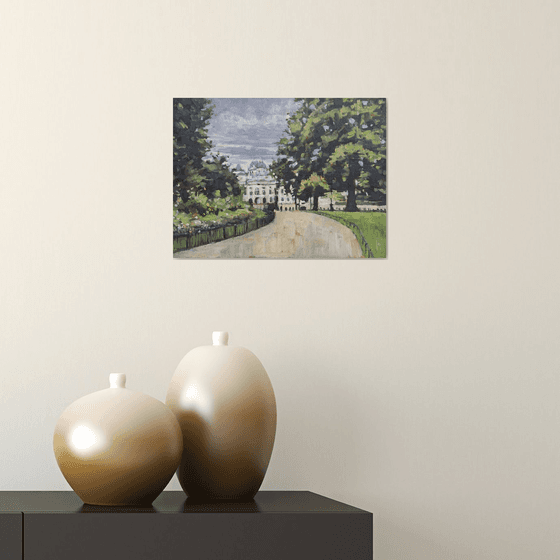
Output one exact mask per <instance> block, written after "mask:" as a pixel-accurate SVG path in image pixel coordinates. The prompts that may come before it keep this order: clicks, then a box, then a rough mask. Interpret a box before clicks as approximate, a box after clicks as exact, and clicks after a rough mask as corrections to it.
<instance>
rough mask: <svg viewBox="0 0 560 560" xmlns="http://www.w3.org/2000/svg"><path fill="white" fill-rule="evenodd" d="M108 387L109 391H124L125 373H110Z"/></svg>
mask: <svg viewBox="0 0 560 560" xmlns="http://www.w3.org/2000/svg"><path fill="white" fill-rule="evenodd" d="M109 385H110V388H111V389H125V385H126V374H125V373H111V374H110V375H109Z"/></svg>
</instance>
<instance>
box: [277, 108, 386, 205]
mask: <svg viewBox="0 0 560 560" xmlns="http://www.w3.org/2000/svg"><path fill="white" fill-rule="evenodd" d="M296 101H298V102H299V103H300V107H299V109H298V110H297V111H296V112H295V113H294V114H293V115H292V116H291V117H290V119H289V120H288V129H287V131H286V135H285V137H284V138H282V139H281V141H280V143H279V149H278V158H279V161H280V162H281V161H282V158H283V160H284V161H286V166H285V167H284V168H283V171H284V172H283V174H282V176H281V177H282V180H283V182H284V186H286V185H287V186H288V188H291V189H292V191H296V192H299V191H301V193H302V194H303V195H304V196H306V195H307V196H313V198H314V206H315V207H316V206H317V204H316V199H317V197H318V196H319V195H320V194H322V193H320V190H319V189H318V188H315V189H312V191H310V188H311V186H312V185H313V184H315V186H316V187H317V186H318V179H314V180H313V181H311V177H314V176H316V177H322V178H323V179H324V181H326V184H327V187H328V190H329V191H332V190H335V191H339V192H341V191H346V192H347V193H348V197H347V204H346V210H348V211H356V210H357V205H356V191H357V190H372V189H385V188H386V181H385V159H386V140H385V134H386V115H385V100H384V99H354V98H344V99H329V98H315V99H296ZM279 165H280V164H279ZM286 168H287V169H289V171H290V172H291V173H292V175H293V176H294V177H295V178H296V179H290V176H289V173H286V170H287V169H286ZM310 181H311V182H310ZM302 184H305V185H306V187H305V188H304V189H301V185H302ZM323 189H324V190H325V192H327V189H325V187H324V186H323ZM311 192H312V193H313V194H311Z"/></svg>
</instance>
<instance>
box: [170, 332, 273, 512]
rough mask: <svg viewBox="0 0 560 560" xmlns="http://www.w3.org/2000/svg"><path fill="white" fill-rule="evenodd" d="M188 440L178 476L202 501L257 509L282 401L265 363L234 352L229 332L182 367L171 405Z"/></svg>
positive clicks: (172, 387)
mask: <svg viewBox="0 0 560 560" xmlns="http://www.w3.org/2000/svg"><path fill="white" fill-rule="evenodd" d="M166 404H167V406H168V407H169V408H170V409H171V410H172V411H173V412H174V414H175V416H176V417H177V420H178V421H179V424H180V426H181V430H182V433H183V455H182V459H181V464H180V466H179V468H178V470H177V477H178V479H179V482H180V484H181V487H182V488H183V490H184V491H185V493H186V494H187V496H189V497H190V498H192V499H194V500H203V501H215V500H218V501H250V500H251V499H252V498H253V497H254V496H255V494H256V493H257V491H258V489H259V488H260V486H261V484H262V481H263V479H264V476H265V474H266V470H267V468H268V464H269V461H270V457H271V455H272V448H273V446H274V437H275V434H276V399H275V397H274V391H273V389H272V384H271V382H270V379H269V377H268V375H267V373H266V371H265V369H264V367H263V365H262V364H261V362H260V361H259V359H258V358H257V357H256V356H255V355H254V354H253V353H252V352H250V351H249V350H247V349H246V348H241V347H235V346H229V345H228V333H227V332H214V333H213V345H212V346H201V347H199V348H195V349H194V350H191V351H190V352H189V353H188V354H187V355H186V356H185V357H184V358H183V359H182V361H181V362H180V364H179V366H178V367H177V369H176V371H175V374H174V375H173V378H172V379H171V383H170V385H169V389H168V391H167V398H166Z"/></svg>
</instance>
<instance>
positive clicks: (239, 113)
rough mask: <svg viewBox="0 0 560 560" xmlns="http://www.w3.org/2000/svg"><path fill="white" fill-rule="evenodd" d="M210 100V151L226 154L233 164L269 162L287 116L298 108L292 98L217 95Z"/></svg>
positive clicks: (284, 127) (274, 152) (273, 154)
mask: <svg viewBox="0 0 560 560" xmlns="http://www.w3.org/2000/svg"><path fill="white" fill-rule="evenodd" d="M212 102H213V103H214V105H215V109H214V115H213V116H212V120H211V121H210V126H209V127H208V134H209V137H210V140H211V141H212V144H213V146H214V148H213V151H215V152H220V153H221V154H223V155H225V156H229V159H230V163H232V164H233V165H237V164H238V163H241V165H244V166H246V162H248V161H251V160H253V159H262V160H263V161H265V162H266V163H270V162H271V161H272V159H273V158H274V156H275V154H276V142H278V140H279V139H280V138H281V136H282V135H283V132H284V130H285V129H286V119H287V116H288V114H289V113H290V112H291V111H293V110H294V109H295V108H296V107H297V105H296V103H295V102H294V100H293V99H280V98H230V99H225V98H219V99H212Z"/></svg>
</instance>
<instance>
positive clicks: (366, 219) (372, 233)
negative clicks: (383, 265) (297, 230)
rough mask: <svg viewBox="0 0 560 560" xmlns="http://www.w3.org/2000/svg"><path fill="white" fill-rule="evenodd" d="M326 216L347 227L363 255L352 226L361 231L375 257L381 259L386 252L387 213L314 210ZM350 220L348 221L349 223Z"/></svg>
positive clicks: (365, 254) (359, 239)
mask: <svg viewBox="0 0 560 560" xmlns="http://www.w3.org/2000/svg"><path fill="white" fill-rule="evenodd" d="M316 213H317V214H321V215H322V216H326V217H327V218H332V219H333V220H336V221H338V222H340V223H341V224H343V225H345V226H346V227H349V228H350V229H351V230H352V231H353V232H354V234H355V235H356V239H357V240H358V243H359V244H360V247H361V248H362V253H363V255H364V257H367V256H368V252H367V248H366V247H365V245H364V243H363V241H362V239H361V236H360V235H359V233H358V232H357V231H356V229H355V227H352V224H354V226H357V227H358V229H359V230H360V231H361V232H362V235H363V236H364V238H365V240H366V242H367V244H368V245H369V247H370V249H371V251H372V253H373V256H374V257H375V258H380V259H383V258H385V257H386V253H387V214H385V213H383V212H316ZM349 222H350V223H349Z"/></svg>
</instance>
